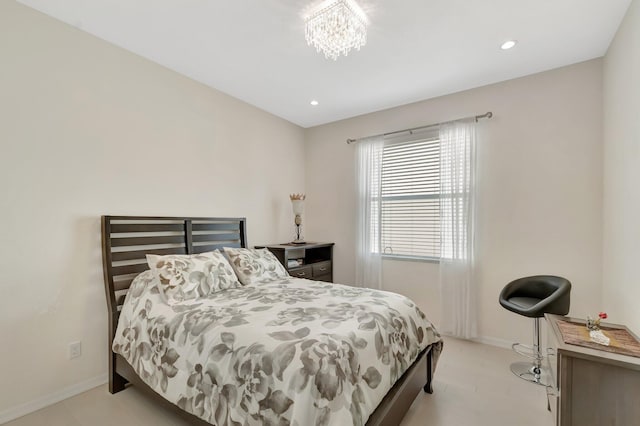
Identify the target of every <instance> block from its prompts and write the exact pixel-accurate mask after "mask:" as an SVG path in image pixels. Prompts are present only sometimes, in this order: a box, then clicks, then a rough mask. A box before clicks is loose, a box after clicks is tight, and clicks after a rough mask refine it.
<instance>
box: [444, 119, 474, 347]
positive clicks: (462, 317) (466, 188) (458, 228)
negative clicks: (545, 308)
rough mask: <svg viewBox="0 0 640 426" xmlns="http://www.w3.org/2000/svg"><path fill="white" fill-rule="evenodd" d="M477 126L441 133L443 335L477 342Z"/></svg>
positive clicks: (459, 126) (465, 124) (447, 127)
mask: <svg viewBox="0 0 640 426" xmlns="http://www.w3.org/2000/svg"><path fill="white" fill-rule="evenodd" d="M475 128H476V125H475V120H468V121H459V122H454V123H451V124H445V125H442V126H441V127H440V257H441V259H440V292H441V298H442V318H441V321H442V323H441V324H440V327H439V330H440V331H441V332H442V333H444V334H448V335H451V336H455V337H460V338H465V339H469V338H473V337H476V336H477V328H476V324H477V312H476V297H475V296H476V292H475V290H476V289H475V283H474V274H473V272H474V250H473V249H474V221H475V220H474V218H475V196H474V195H475V183H476V182H475V169H476V167H475V162H476V158H475V157H476V147H475V144H476V130H475Z"/></svg>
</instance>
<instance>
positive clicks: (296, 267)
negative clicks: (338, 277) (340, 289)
mask: <svg viewBox="0 0 640 426" xmlns="http://www.w3.org/2000/svg"><path fill="white" fill-rule="evenodd" d="M333 244H334V243H307V244H273V245H266V246H256V248H268V249H269V251H271V253H273V254H274V255H275V256H276V257H277V258H278V260H279V261H280V263H282V264H283V265H284V267H285V268H287V271H288V272H289V274H290V275H291V276H292V277H296V278H307V279H309V280H316V281H326V282H333Z"/></svg>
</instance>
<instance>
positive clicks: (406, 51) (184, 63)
mask: <svg viewBox="0 0 640 426" xmlns="http://www.w3.org/2000/svg"><path fill="white" fill-rule="evenodd" d="M19 1H20V2H21V3H23V4H25V5H28V6H31V7H33V8H35V9H37V10H40V11H42V12H44V13H47V14H49V15H51V16H53V17H55V18H57V19H59V20H61V21H64V22H66V23H68V24H70V25H73V26H75V27H78V28H81V29H82V30H84V31H86V32H88V33H91V34H93V35H96V36H98V37H100V38H102V39H104V40H107V41H109V42H111V43H113V44H115V45H117V46H120V47H123V48H125V49H127V50H129V51H131V52H134V53H136V54H138V55H141V56H143V57H145V58H148V59H150V60H152V61H154V62H157V63H159V64H161V65H164V66H166V67H168V68H170V69H172V70H175V71H177V72H179V73H181V74H184V75H186V76H188V77H191V78H193V79H194V80H197V81H199V82H202V83H204V84H206V85H208V86H211V87H213V88H215V89H218V90H220V91H222V92H225V93H227V94H229V95H231V96H234V97H236V98H239V99H242V100H244V101H246V102H248V103H250V104H252V105H255V106H256V107H259V108H261V109H264V110H266V111H269V112H270V113H272V114H275V115H277V116H279V117H282V118H284V119H287V120H289V121H291V122H293V123H296V124H298V125H300V126H302V127H311V126H315V125H319V124H323V123H328V122H332V121H336V120H340V119H344V118H349V117H353V116H356V115H360V114H364V113H368V112H373V111H378V110H381V109H386V108H390V107H393V106H397V105H403V104H407V103H410V102H415V101H419V100H423V99H428V98H432V97H435V96H441V95H445V94H449V93H454V92H458V91H461V90H465V89H470V88H473V87H479V86H483V85H486V84H490V83H495V82H498V81H503V80H508V79H512V78H516V77H521V76H524V75H528V74H532V73H536V72H540V71H544V70H548V69H552V68H557V67H560V66H564V65H568V64H572V63H577V62H581V61H585V60H588V59H592V58H597V57H600V56H603V55H604V54H605V52H606V50H607V48H608V46H609V44H610V42H611V40H612V38H613V36H614V35H615V32H616V30H617V28H618V26H619V25H620V22H621V20H622V18H623V16H624V13H625V11H626V10H627V8H628V6H629V4H630V3H631V0H538V1H531V0H488V1H477V0H475V1H473V0H401V1H397V0H396V1H393V0H358V3H359V4H360V5H361V6H362V8H363V9H364V10H365V12H366V13H367V15H368V17H369V21H370V26H369V31H368V41H367V45H366V46H364V47H363V48H362V50H360V51H359V52H357V51H356V52H352V53H350V54H349V56H348V57H344V56H343V57H340V58H339V59H338V60H337V61H333V60H330V59H329V60H328V59H325V57H324V55H322V54H319V53H317V52H316V51H315V49H314V48H312V47H309V46H307V44H306V41H305V38H304V22H303V17H304V16H305V14H306V13H307V12H308V10H309V8H310V7H312V6H314V5H316V4H318V3H320V0H308V1H301V0H231V1H229V0H226V1H223V0H135V1H132V0H91V1H87V0H19ZM508 39H516V40H518V44H517V46H516V47H515V48H513V49H511V50H509V51H502V50H501V49H500V45H501V44H502V42H504V41H505V40H508ZM312 99H317V100H318V102H319V105H318V106H311V105H310V101H311V100H312Z"/></svg>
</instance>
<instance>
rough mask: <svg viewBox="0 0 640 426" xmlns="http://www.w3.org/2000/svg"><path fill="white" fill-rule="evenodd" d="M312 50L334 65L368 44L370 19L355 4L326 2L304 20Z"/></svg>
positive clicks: (350, 0) (348, 0) (347, 0)
mask: <svg viewBox="0 0 640 426" xmlns="http://www.w3.org/2000/svg"><path fill="white" fill-rule="evenodd" d="M305 36H306V38H307V43H308V44H309V46H311V45H312V44H313V46H314V47H315V48H316V50H317V51H318V52H320V51H322V53H324V56H325V57H326V58H331V59H333V60H334V61H335V60H336V59H338V56H340V55H341V54H342V55H344V56H347V54H348V53H349V51H350V50H351V49H356V50H360V48H361V47H362V46H364V45H365V44H366V43H367V17H366V15H365V14H364V12H363V11H362V9H360V7H359V6H358V5H357V4H356V3H355V2H354V1H353V0H327V1H324V2H322V3H321V4H320V5H319V6H318V7H317V8H315V9H314V10H313V11H312V12H311V14H310V15H309V16H308V17H307V18H306V19H305Z"/></svg>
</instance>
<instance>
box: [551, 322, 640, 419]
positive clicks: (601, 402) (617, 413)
mask: <svg viewBox="0 0 640 426" xmlns="http://www.w3.org/2000/svg"><path fill="white" fill-rule="evenodd" d="M545 319H546V323H547V361H548V368H549V370H550V372H551V376H552V383H553V384H552V386H550V387H548V388H547V398H548V403H549V407H550V409H551V411H552V412H553V415H554V418H555V424H556V425H559V426H570V425H575V426H591V425H593V426H600V425H607V426H628V425H637V424H640V358H637V357H633V356H627V355H619V354H616V353H611V352H605V351H602V350H599V349H591V348H586V347H582V346H576V345H570V344H566V343H564V341H563V339H562V334H561V332H560V329H559V327H558V323H557V322H558V321H559V320H564V321H570V322H576V323H577V322H580V323H584V320H579V319H575V318H567V317H561V316H558V315H550V314H547V315H545ZM603 326H607V327H612V328H621V329H626V327H624V326H620V325H615V324H603ZM626 330H627V331H629V330H628V329H626ZM630 333H631V332H630ZM631 334H632V335H633V333H631ZM636 339H637V337H636Z"/></svg>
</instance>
